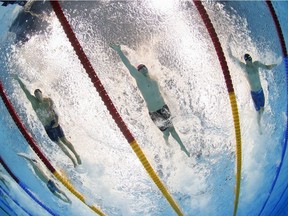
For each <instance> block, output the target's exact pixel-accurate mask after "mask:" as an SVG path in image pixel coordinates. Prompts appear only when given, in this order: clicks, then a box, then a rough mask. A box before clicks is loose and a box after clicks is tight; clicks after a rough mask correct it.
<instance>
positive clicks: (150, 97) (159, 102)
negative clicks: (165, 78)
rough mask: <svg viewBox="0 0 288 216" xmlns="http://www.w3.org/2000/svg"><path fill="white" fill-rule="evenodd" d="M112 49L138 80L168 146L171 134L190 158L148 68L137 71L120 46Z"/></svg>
mask: <svg viewBox="0 0 288 216" xmlns="http://www.w3.org/2000/svg"><path fill="white" fill-rule="evenodd" d="M110 47H111V48H112V49H114V50H115V51H116V52H117V54H118V55H119V57H120V59H121V60H122V62H123V63H124V65H125V66H126V67H127V69H128V70H129V72H130V74H131V76H133V77H134V79H135V80H136V83H137V86H138V88H139V90H140V92H141V94H142V96H143V98H144V100H145V102H146V105H147V107H148V111H149V115H150V118H151V119H152V121H153V122H154V124H156V126H157V127H158V128H159V129H160V130H161V132H162V133H163V137H164V139H165V142H166V144H168V137H169V135H170V134H171V135H172V137H173V138H174V139H175V140H176V141H177V142H178V144H179V145H180V148H181V150H182V151H184V152H185V154H186V155H187V156H188V157H190V153H189V152H188V151H187V149H186V148H185V146H184V144H183V143H182V141H181V139H180V137H179V135H178V134H177V132H176V130H175V128H174V126H173V123H172V119H171V113H170V110H169V108H168V106H167V105H166V104H165V101H164V99H163V97H162V95H161V93H160V90H159V86H158V83H157V82H156V81H155V80H154V79H152V78H151V77H150V76H149V73H148V69H147V67H146V66H145V65H143V64H140V65H139V66H138V67H137V69H136V68H135V67H134V66H133V65H131V63H130V61H129V60H128V58H127V57H126V56H125V55H124V53H123V52H122V50H121V47H120V45H115V44H110Z"/></svg>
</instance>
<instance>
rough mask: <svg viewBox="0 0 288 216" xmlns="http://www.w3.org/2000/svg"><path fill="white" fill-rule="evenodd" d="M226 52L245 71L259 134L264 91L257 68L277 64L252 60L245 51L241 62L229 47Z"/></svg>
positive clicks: (270, 67) (268, 67)
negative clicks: (255, 112)
mask: <svg viewBox="0 0 288 216" xmlns="http://www.w3.org/2000/svg"><path fill="white" fill-rule="evenodd" d="M228 54H229V56H230V58H231V59H232V60H233V61H234V62H235V63H236V64H238V65H239V66H240V67H241V68H242V69H243V71H244V72H245V75H246V78H247V81H248V83H249V85H250V90H251V96H252V99H253V102H254V107H255V109H256V111H257V123H258V126H259V130H260V134H262V130H261V125H260V122H261V117H262V115H263V112H264V106H265V97H264V92H263V89H262V85H261V81H260V75H259V69H265V70H271V69H272V68H274V67H275V66H276V65H277V64H271V65H266V64H263V63H262V62H260V61H254V62H253V61H252V57H251V56H250V55H249V54H247V53H246V54H245V55H244V60H245V63H243V62H241V61H240V60H239V59H237V58H236V57H235V56H233V54H232V51H231V48H230V47H228Z"/></svg>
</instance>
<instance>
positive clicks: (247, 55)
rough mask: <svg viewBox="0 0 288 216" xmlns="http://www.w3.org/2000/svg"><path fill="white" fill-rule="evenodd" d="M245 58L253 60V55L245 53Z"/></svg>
mask: <svg viewBox="0 0 288 216" xmlns="http://www.w3.org/2000/svg"><path fill="white" fill-rule="evenodd" d="M244 60H245V61H247V60H249V61H252V57H251V56H250V55H249V54H247V53H246V54H245V55H244Z"/></svg>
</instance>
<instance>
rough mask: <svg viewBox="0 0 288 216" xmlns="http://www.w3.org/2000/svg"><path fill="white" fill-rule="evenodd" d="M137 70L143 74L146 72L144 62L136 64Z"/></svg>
mask: <svg viewBox="0 0 288 216" xmlns="http://www.w3.org/2000/svg"><path fill="white" fill-rule="evenodd" d="M137 70H138V71H139V72H141V73H142V74H144V75H145V74H147V73H148V69H147V67H146V66H145V65H144V64H140V65H138V66H137Z"/></svg>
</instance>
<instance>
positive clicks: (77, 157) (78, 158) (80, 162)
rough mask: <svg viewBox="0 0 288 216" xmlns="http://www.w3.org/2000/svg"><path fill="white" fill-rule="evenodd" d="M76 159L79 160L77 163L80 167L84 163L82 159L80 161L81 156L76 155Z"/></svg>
mask: <svg viewBox="0 0 288 216" xmlns="http://www.w3.org/2000/svg"><path fill="white" fill-rule="evenodd" d="M76 159H77V163H78V164H79V165H80V164H82V161H81V159H80V156H79V155H76Z"/></svg>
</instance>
